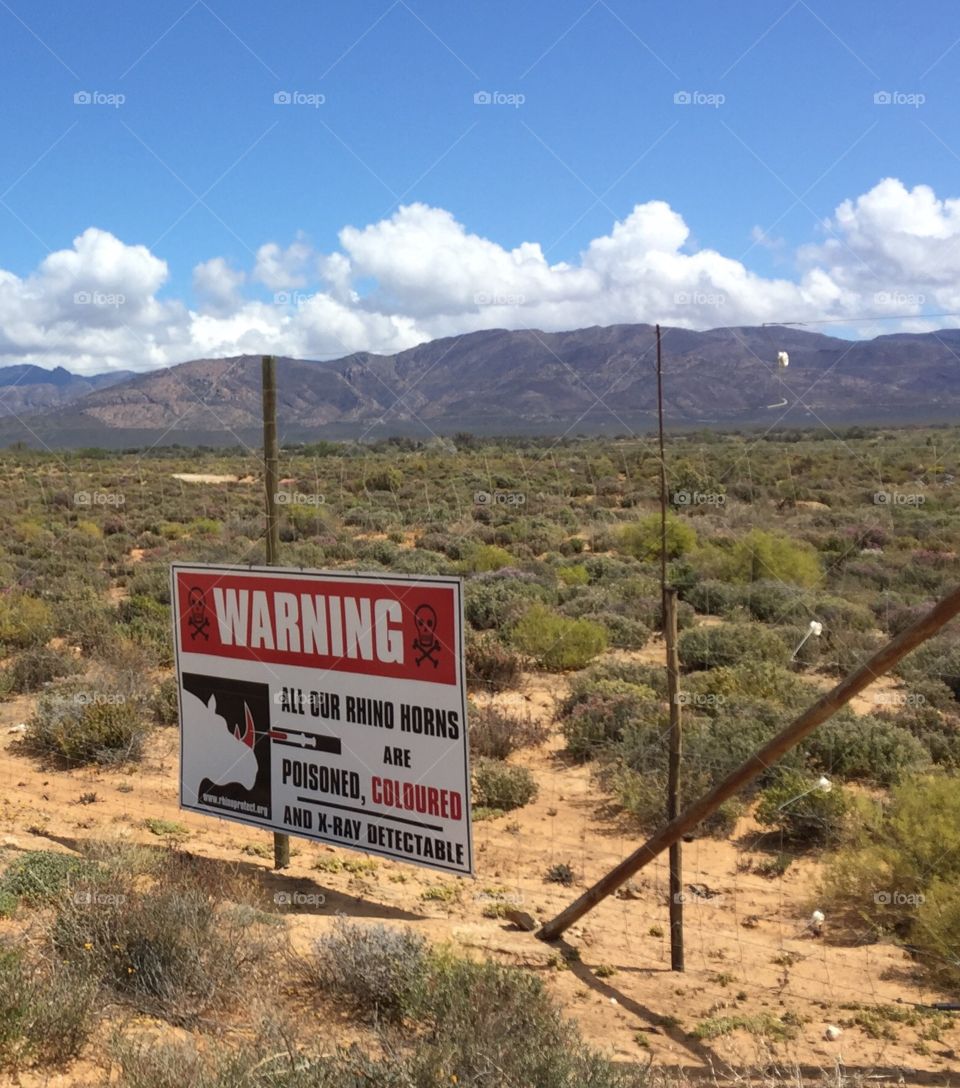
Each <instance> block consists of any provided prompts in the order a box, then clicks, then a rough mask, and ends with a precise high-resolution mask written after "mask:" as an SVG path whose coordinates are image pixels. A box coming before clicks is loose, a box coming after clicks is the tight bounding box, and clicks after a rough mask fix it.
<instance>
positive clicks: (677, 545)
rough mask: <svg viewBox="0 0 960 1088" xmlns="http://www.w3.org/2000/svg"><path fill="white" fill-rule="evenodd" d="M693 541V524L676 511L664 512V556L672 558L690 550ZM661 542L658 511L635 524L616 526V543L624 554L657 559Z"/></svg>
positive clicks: (636, 557)
mask: <svg viewBox="0 0 960 1088" xmlns="http://www.w3.org/2000/svg"><path fill="white" fill-rule="evenodd" d="M696 543H697V533H696V530H695V529H694V528H693V526H692V525H691V524H690V523H689V522H688V521H686V520H684V519H683V518H680V517H677V515H676V514H668V515H667V558H668V559H676V558H677V557H678V556H681V555H686V554H687V553H688V552H690V551H692V550H693V548H694V547H695V546H696ZM661 544H662V535H661V521H660V515H659V514H649V515H648V516H647V517H645V518H642V519H641V520H640V521H638V522H637V523H636V524H635V525H625V526H624V527H623V528H622V529H621V530H620V536H619V545H620V548H621V550H622V551H624V552H626V554H627V555H632V556H633V558H634V559H640V560H642V561H644V562H651V561H652V560H654V559H659V557H660V549H661Z"/></svg>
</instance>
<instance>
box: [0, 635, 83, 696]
mask: <svg viewBox="0 0 960 1088" xmlns="http://www.w3.org/2000/svg"><path fill="white" fill-rule="evenodd" d="M79 668H80V665H79V663H78V661H77V659H76V658H75V657H74V656H73V654H70V653H66V652H65V651H63V650H54V649H51V648H50V647H48V646H31V647H30V648H29V649H26V650H23V651H21V652H20V653H19V654H17V656H16V657H15V658H14V659H13V661H11V662H10V664H9V665H8V666H7V667H6V669H4V671H3V676H2V677H0V686H2V688H3V690H4V691H7V692H12V693H15V694H24V693H27V692H33V691H40V689H41V688H43V687H44V686H45V685H46V684H49V683H50V682H51V681H52V680H57V679H59V678H60V677H63V676H71V675H72V674H73V673H75V672H77V671H78V670H79Z"/></svg>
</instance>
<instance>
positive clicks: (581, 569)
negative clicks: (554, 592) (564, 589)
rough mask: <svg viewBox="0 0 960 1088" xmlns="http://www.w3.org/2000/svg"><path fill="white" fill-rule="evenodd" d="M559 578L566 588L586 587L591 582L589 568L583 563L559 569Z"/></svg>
mask: <svg viewBox="0 0 960 1088" xmlns="http://www.w3.org/2000/svg"><path fill="white" fill-rule="evenodd" d="M557 578H559V579H560V581H561V582H562V583H563V585H565V586H585V585H587V583H588V582H589V581H590V575H589V573H588V572H587V568H586V567H585V566H584V565H583V564H582V563H577V564H575V565H573V566H569V567H558V568H557Z"/></svg>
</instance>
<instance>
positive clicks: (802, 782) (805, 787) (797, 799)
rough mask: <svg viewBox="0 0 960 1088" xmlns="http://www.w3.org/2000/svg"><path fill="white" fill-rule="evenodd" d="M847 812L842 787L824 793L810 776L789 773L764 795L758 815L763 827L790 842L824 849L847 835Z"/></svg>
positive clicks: (782, 773) (833, 787)
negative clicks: (776, 832) (845, 827)
mask: <svg viewBox="0 0 960 1088" xmlns="http://www.w3.org/2000/svg"><path fill="white" fill-rule="evenodd" d="M847 810H848V806H847V801H846V797H845V795H844V793H843V792H842V790H840V788H839V787H837V786H835V785H834V786H832V787H831V788H830V789H829V790H824V789H821V788H820V787H819V786H818V784H817V782H816V781H815V780H812V779H811V776H810V775H809V774H802V773H800V772H799V771H791V770H787V771H781V772H780V773H779V774H778V776H777V781H776V782H775V783H774V784H773V785H771V786H768V787H767V788H766V789H765V790H764V791H763V792H762V793H761V794H760V801H759V803H758V804H757V808H756V812H755V816H756V820H757V823H758V824H760V826H761V827H769V828H771V829H772V830H774V831H778V832H779V833H780V834H781V835H782V837H783V839H784V841H786V842H790V843H794V844H796V845H800V846H814V845H816V846H822V845H825V844H826V843H830V842H836V841H837V840H838V839H839V838H840V836H841V835H842V834H843V831H844V820H845V818H846V815H847Z"/></svg>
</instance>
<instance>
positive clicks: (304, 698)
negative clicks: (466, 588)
mask: <svg viewBox="0 0 960 1088" xmlns="http://www.w3.org/2000/svg"><path fill="white" fill-rule="evenodd" d="M172 591H173V622H174V643H175V647H176V661H177V679H178V684H179V695H180V804H181V807H182V808H186V809H190V810H192V811H195V812H206V813H209V814H211V815H215V816H221V817H224V818H226V819H232V820H238V821H240V822H242V823H247V824H252V825H255V826H257V827H263V828H266V829H268V830H272V831H278V832H281V833H285V834H292V835H302V836H304V837H306V838H310V839H316V840H318V841H319V842H327V843H333V844H335V845H337V846H346V847H353V848H354V849H357V850H363V851H367V852H370V853H373V854H382V855H384V856H386V857H391V858H399V859H401V860H403V861H410V862H413V863H414V864H418V865H425V866H428V867H429V868H433V869H442V870H445V871H447V872H455V873H465V874H470V873H472V872H473V850H472V843H471V835H470V767H469V758H468V749H467V721H466V687H465V680H464V676H463V611H462V602H461V584H460V581H459V579H456V578H442V577H426V576H423V577H419V576H418V577H402V576H396V577H395V576H392V575H387V576H380V575H375V574H341V573H324V572H321V571H304V570H284V569H281V568H276V567H266V568H252V567H221V566H206V565H204V566H179V565H174V566H173V568H172Z"/></svg>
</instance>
